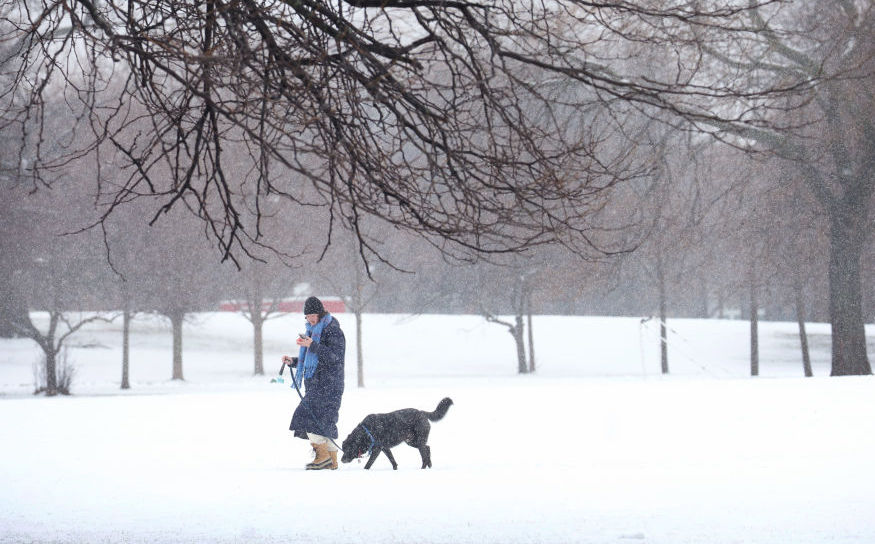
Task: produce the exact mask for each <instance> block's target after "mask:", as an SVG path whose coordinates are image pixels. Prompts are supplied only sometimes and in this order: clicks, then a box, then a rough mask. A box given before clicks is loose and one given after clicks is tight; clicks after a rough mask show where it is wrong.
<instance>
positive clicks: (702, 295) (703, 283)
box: [699, 269, 711, 319]
mask: <svg viewBox="0 0 875 544" xmlns="http://www.w3.org/2000/svg"><path fill="white" fill-rule="evenodd" d="M699 302H700V304H701V306H700V307H699V317H701V318H702V319H708V317H709V316H710V315H711V314H710V311H709V309H708V279H707V278H706V277H705V271H704V269H701V270H699Z"/></svg>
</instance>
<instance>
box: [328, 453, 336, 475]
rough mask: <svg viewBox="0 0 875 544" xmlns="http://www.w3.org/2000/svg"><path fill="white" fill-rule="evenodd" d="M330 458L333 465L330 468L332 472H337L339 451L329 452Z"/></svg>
mask: <svg viewBox="0 0 875 544" xmlns="http://www.w3.org/2000/svg"><path fill="white" fill-rule="evenodd" d="M328 456H329V457H331V464H330V465H329V466H328V468H330V469H331V470H337V450H334V451H329V452H328Z"/></svg>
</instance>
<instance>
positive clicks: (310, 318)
mask: <svg viewBox="0 0 875 544" xmlns="http://www.w3.org/2000/svg"><path fill="white" fill-rule="evenodd" d="M304 319H306V320H307V323H309V324H310V325H315V324H316V323H319V314H305V315H304Z"/></svg>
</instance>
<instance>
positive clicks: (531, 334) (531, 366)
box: [527, 309, 535, 372]
mask: <svg viewBox="0 0 875 544" xmlns="http://www.w3.org/2000/svg"><path fill="white" fill-rule="evenodd" d="M527 320H528V324H529V372H534V371H535V333H534V332H533V329H532V312H531V309H530V310H529V312H528V318H527Z"/></svg>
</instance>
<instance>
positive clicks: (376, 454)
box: [365, 448, 380, 470]
mask: <svg viewBox="0 0 875 544" xmlns="http://www.w3.org/2000/svg"><path fill="white" fill-rule="evenodd" d="M379 456H380V448H377V449H375V450H374V451H373V452H372V453H371V457H370V458H369V459H368V462H367V463H365V470H368V469H369V468H371V465H373V464H374V461H376V460H377V457H379Z"/></svg>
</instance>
